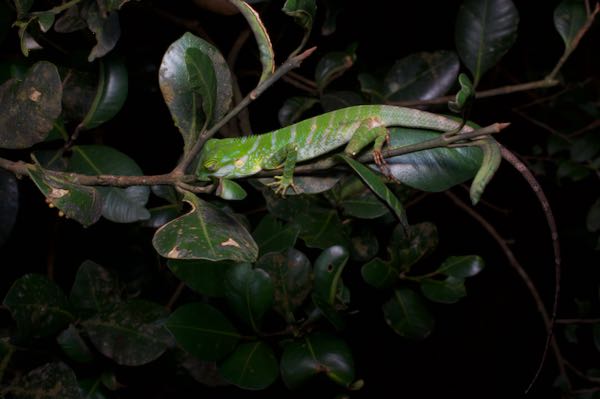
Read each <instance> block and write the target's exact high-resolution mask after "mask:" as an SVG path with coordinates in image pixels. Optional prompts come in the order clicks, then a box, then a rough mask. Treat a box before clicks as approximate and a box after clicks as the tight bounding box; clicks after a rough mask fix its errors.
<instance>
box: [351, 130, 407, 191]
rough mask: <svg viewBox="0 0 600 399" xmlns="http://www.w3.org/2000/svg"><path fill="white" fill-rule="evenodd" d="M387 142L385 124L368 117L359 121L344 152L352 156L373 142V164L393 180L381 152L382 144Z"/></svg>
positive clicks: (387, 133)
mask: <svg viewBox="0 0 600 399" xmlns="http://www.w3.org/2000/svg"><path fill="white" fill-rule="evenodd" d="M389 142H390V133H389V131H388V129H387V128H386V126H385V125H384V124H383V123H382V122H381V121H380V120H379V119H377V118H369V119H366V120H364V121H363V122H361V124H360V125H359V126H358V128H357V129H356V131H355V132H354V134H353V135H352V138H351V139H350V141H349V142H348V144H347V145H346V148H345V149H344V152H345V153H346V154H347V155H349V156H351V157H354V156H356V154H358V153H359V152H360V151H361V150H362V149H363V148H365V147H366V146H368V145H369V144H370V143H373V160H374V161H375V164H376V165H377V166H378V167H379V170H380V171H381V173H383V174H384V176H385V177H387V178H389V179H391V180H395V179H394V177H393V176H392V174H391V172H390V169H389V167H388V165H387V163H386V161H385V159H384V158H383V156H382V154H381V150H382V149H383V145H384V144H386V143H387V144H389Z"/></svg>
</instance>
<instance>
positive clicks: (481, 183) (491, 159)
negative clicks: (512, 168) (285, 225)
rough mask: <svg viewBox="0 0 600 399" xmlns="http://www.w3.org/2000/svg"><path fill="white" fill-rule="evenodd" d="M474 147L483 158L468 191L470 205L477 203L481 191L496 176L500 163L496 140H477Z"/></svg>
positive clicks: (500, 158)
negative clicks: (477, 148) (479, 151)
mask: <svg viewBox="0 0 600 399" xmlns="http://www.w3.org/2000/svg"><path fill="white" fill-rule="evenodd" d="M476 145H477V146H478V147H479V148H480V149H481V152H482V154H483V157H482V159H481V165H480V166H479V170H477V174H475V177H474V178H473V182H472V183H471V188H470V190H469V197H470V198H471V203H472V204H473V205H476V204H477V203H478V202H479V200H480V199H481V195H482V194H483V191H484V190H485V188H486V187H487V185H488V183H489V182H490V181H491V180H492V177H494V175H495V174H496V171H497V170H498V168H499V167H500V163H501V162H502V153H501V152H500V145H499V144H498V142H497V141H496V140H494V139H491V138H489V139H482V140H478V141H477V142H476Z"/></svg>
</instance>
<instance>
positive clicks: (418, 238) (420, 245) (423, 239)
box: [388, 222, 438, 270]
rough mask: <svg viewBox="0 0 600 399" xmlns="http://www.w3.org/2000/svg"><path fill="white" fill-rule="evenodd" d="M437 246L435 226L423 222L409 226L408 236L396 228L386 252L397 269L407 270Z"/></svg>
mask: <svg viewBox="0 0 600 399" xmlns="http://www.w3.org/2000/svg"><path fill="white" fill-rule="evenodd" d="M437 244H438V234H437V228H436V226H435V224H433V223H429V222H423V223H419V224H415V225H412V226H410V229H409V231H408V236H406V235H404V234H403V233H402V231H401V229H400V228H399V227H398V226H396V229H395V230H394V232H393V237H392V242H391V243H390V247H389V248H388V250H389V251H390V253H391V254H392V260H393V261H394V262H397V264H398V266H397V267H398V268H400V269H402V270H408V269H410V267H411V266H412V265H414V264H415V263H417V262H418V261H419V260H421V259H423V258H424V257H426V256H427V255H429V254H431V253H432V252H433V251H434V250H435V248H436V247H437Z"/></svg>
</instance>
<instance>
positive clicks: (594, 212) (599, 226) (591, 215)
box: [585, 198, 600, 233]
mask: <svg viewBox="0 0 600 399" xmlns="http://www.w3.org/2000/svg"><path fill="white" fill-rule="evenodd" d="M585 225H586V227H587V229H588V231H589V232H590V233H594V232H596V231H598V230H600V198H599V199H597V200H596V202H594V204H593V205H592V206H591V207H590V209H589V211H588V214H587V217H586V219H585Z"/></svg>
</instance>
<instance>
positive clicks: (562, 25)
mask: <svg viewBox="0 0 600 399" xmlns="http://www.w3.org/2000/svg"><path fill="white" fill-rule="evenodd" d="M586 20H587V15H586V11H585V2H584V0H563V1H562V2H561V3H560V4H559V5H558V6H557V7H556V9H555V10H554V27H555V28H556V30H557V31H558V33H559V34H560V37H562V39H563V41H564V42H565V47H566V49H567V50H569V49H571V48H572V47H573V44H574V40H575V38H576V37H577V34H578V33H579V31H580V30H581V28H582V27H583V25H585V22H586Z"/></svg>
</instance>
